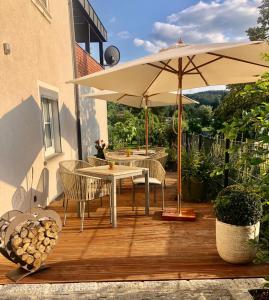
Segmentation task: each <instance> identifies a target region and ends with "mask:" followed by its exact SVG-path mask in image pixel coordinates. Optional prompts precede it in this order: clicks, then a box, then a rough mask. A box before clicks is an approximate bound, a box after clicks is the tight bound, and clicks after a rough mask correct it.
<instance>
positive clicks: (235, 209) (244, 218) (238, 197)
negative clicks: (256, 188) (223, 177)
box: [214, 185, 262, 264]
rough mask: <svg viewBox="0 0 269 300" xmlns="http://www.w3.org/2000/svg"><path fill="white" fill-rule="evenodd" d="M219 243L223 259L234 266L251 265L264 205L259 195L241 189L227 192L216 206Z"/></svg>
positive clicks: (217, 238) (246, 189) (234, 186)
mask: <svg viewBox="0 0 269 300" xmlns="http://www.w3.org/2000/svg"><path fill="white" fill-rule="evenodd" d="M214 208H215V214H216V218H217V220H216V243H217V249H218V253H219V255H220V257H221V258H222V259H223V260H225V261H227V262H229V263H234V264H243V263H248V262H251V261H252V260H253V259H254V257H255V254H256V253H255V248H254V247H253V245H251V243H250V240H255V241H258V238H259V232H260V220H261V216H262V203H261V199H260V198H259V197H258V195H257V194H255V193H253V192H252V191H251V190H249V189H248V188H246V187H244V186H241V185H231V186H228V187H226V188H225V189H223V190H222V191H221V192H220V193H219V194H218V196H217V198H216V200H215V203H214Z"/></svg>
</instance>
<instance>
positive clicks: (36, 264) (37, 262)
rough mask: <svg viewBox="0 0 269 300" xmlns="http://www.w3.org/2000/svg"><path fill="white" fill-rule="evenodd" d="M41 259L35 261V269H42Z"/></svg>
mask: <svg viewBox="0 0 269 300" xmlns="http://www.w3.org/2000/svg"><path fill="white" fill-rule="evenodd" d="M41 262H42V261H41V258H37V259H35V260H34V263H33V266H34V268H35V269H39V268H40V266H41Z"/></svg>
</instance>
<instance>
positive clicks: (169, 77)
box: [71, 42, 269, 95]
mask: <svg viewBox="0 0 269 300" xmlns="http://www.w3.org/2000/svg"><path fill="white" fill-rule="evenodd" d="M266 52H269V46H268V44H267V43H266V42H241V43H217V44H204V45H185V44H180V45H178V46H175V47H172V48H170V49H167V50H164V51H161V52H159V53H155V54H152V55H149V56H146V57H143V58H139V59H136V60H133V61H131V62H127V63H124V64H121V65H117V66H115V67H113V68H110V69H106V70H103V71H100V72H96V73H94V74H91V75H87V76H85V77H81V78H78V79H75V80H72V81H71V82H73V83H77V84H80V85H86V86H91V87H95V88H99V89H106V90H111V91H117V92H126V93H130V94H132V95H151V94H156V93H162V92H167V91H175V90H177V87H178V71H179V64H178V59H179V58H182V63H181V68H180V69H181V71H182V73H183V79H182V87H183V88H184V89H192V88H197V87H203V86H209V85H225V84H232V83H248V82H254V81H256V80H257V79H258V77H259V75H260V74H261V73H263V72H265V71H267V70H268V69H267V68H268V66H269V63H268V62H265V61H264V60H263V57H262V53H266Z"/></svg>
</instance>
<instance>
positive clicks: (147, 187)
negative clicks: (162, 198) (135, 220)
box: [144, 170, 150, 215]
mask: <svg viewBox="0 0 269 300" xmlns="http://www.w3.org/2000/svg"><path fill="white" fill-rule="evenodd" d="M144 175H145V196H146V203H145V204H146V205H145V214H146V215H149V206H150V201H149V171H148V170H145V171H144Z"/></svg>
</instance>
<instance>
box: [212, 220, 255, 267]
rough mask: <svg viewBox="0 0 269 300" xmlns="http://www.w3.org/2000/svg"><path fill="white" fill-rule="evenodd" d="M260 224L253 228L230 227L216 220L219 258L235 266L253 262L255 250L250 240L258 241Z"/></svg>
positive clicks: (252, 226)
mask: <svg viewBox="0 0 269 300" xmlns="http://www.w3.org/2000/svg"><path fill="white" fill-rule="evenodd" d="M259 232H260V222H258V223H256V224H254V225H251V226H236V225H230V224H226V223H223V222H220V221H218V220H216V243H217V249H218V253H219V256H220V257H221V258H222V259H223V260H225V261H227V262H229V263H233V264H243V263H248V262H251V261H252V260H253V259H254V257H255V250H254V248H253V247H252V246H251V245H250V243H249V240H250V239H256V240H257V239H258V238H259Z"/></svg>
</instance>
